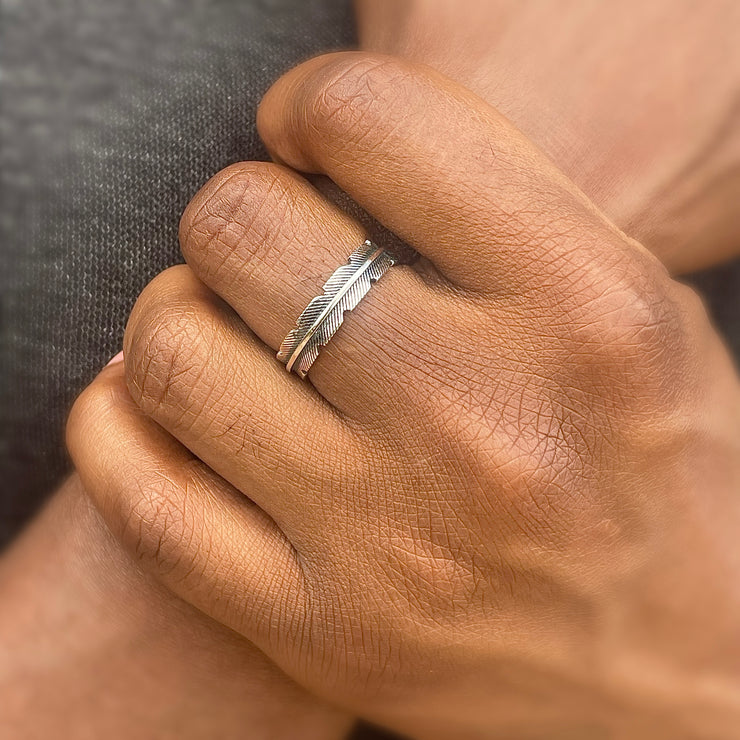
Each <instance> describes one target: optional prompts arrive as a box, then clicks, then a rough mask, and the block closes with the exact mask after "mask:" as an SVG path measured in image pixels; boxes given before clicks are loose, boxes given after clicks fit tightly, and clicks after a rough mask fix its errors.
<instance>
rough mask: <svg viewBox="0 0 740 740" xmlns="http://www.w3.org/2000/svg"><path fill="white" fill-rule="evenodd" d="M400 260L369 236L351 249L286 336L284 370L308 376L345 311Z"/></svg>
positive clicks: (280, 352) (282, 353)
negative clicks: (343, 262)
mask: <svg viewBox="0 0 740 740" xmlns="http://www.w3.org/2000/svg"><path fill="white" fill-rule="evenodd" d="M397 262H398V260H397V258H396V257H395V256H394V255H392V254H391V253H390V252H388V251H386V250H385V249H383V248H382V247H378V246H376V245H375V244H373V243H372V242H371V241H370V240H369V239H366V240H365V242H364V243H363V245H362V246H361V247H359V248H358V249H356V250H355V251H354V252H352V254H351V255H350V256H349V259H348V260H347V264H346V265H342V266H341V267H340V268H339V269H337V270H335V271H334V273H333V274H332V276H331V277H330V278H329V279H328V280H327V281H326V282H325V283H324V287H323V293H322V294H321V295H318V296H316V298H314V299H313V300H312V301H311V302H310V303H309V304H308V306H306V308H305V310H304V311H303V313H302V314H301V315H300V316H299V317H298V321H297V322H296V327H295V329H291V331H290V332H288V335H287V336H286V337H285V339H283V343H282V344H281V345H280V349H279V350H278V353H277V358H278V360H280V362H282V363H283V364H284V365H285V369H286V370H288V372H290V371H293V372H294V373H296V374H297V375H299V376H300V377H301V378H305V377H306V375H307V374H308V371H309V369H310V368H311V365H313V363H314V362H315V360H316V358H317V357H318V356H319V352H320V351H321V348H322V347H323V346H324V345H325V344H327V343H328V342H329V340H330V339H331V338H332V337H333V336H334V335H335V334H336V333H337V329H339V327H340V326H341V325H342V322H343V321H344V312H345V311H351V310H352V309H353V308H354V307H355V306H356V305H357V304H358V303H359V302H360V301H361V300H362V299H363V298H364V297H365V296H366V295H367V292H368V291H369V290H370V288H371V287H372V285H373V283H376V282H377V281H378V280H380V278H381V277H383V275H385V273H386V272H387V271H388V270H389V269H390V268H391V267H393V265H395V264H397Z"/></svg>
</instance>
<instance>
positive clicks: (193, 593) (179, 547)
mask: <svg viewBox="0 0 740 740" xmlns="http://www.w3.org/2000/svg"><path fill="white" fill-rule="evenodd" d="M123 373H124V369H123V363H113V364H110V365H109V366H108V367H106V368H105V369H104V370H103V371H102V372H101V373H100V375H99V376H98V377H97V378H96V379H95V381H94V382H93V383H92V384H91V385H90V386H89V387H88V388H87V389H86V390H85V391H84V392H83V393H82V395H81V396H80V397H79V399H78V400H77V402H76V403H75V405H74V408H73V409H72V413H71V415H70V418H69V421H68V424H67V444H68V447H69V450H70V454H71V456H72V459H73V460H74V463H75V466H76V468H77V471H78V474H79V475H80V477H81V479H82V482H83V484H84V486H85V489H86V491H87V493H88V495H89V496H91V498H92V499H93V501H94V502H95V503H96V505H97V507H98V509H99V510H100V512H101V514H102V516H103V518H104V519H105V521H106V522H107V524H108V526H109V527H110V529H111V531H112V532H113V534H114V535H115V536H117V537H118V538H119V539H120V540H121V541H122V542H123V544H124V546H125V547H126V548H127V549H128V550H129V551H130V552H131V553H132V554H133V555H134V557H135V558H136V559H137V560H138V561H139V563H140V564H141V565H142V567H144V568H145V569H146V570H148V571H150V572H152V573H153V574H154V575H155V576H156V577H157V578H159V580H160V581H162V582H163V583H164V585H165V586H167V587H168V588H170V589H171V590H172V591H174V592H175V593H176V594H178V595H179V596H180V597H182V598H183V599H185V600H186V601H188V602H190V603H191V604H193V605H194V606H196V607H199V608H201V609H202V610H203V611H206V612H207V613H208V614H209V615H210V616H212V617H214V618H215V619H217V620H218V621H220V622H222V623H224V624H226V625H227V626H229V627H231V628H232V629H234V630H236V631H237V632H240V633H241V634H243V635H245V636H246V637H247V638H249V639H250V640H252V641H253V642H255V643H256V644H257V645H258V646H259V647H261V648H262V649H263V650H265V651H266V652H270V651H271V650H274V649H276V648H277V640H278V637H279V639H280V642H281V643H283V641H284V640H285V639H286V638H287V639H290V637H291V636H295V635H291V633H292V632H293V631H297V630H300V626H301V624H302V623H303V621H304V620H303V618H304V617H305V594H306V589H305V587H304V582H303V577H302V573H301V568H300V564H299V561H298V558H297V554H296V552H295V550H294V548H293V546H292V545H291V543H290V542H289V541H288V540H287V538H286V537H285V535H284V534H283V532H282V531H281V530H280V529H279V528H278V527H277V525H276V524H275V522H274V521H273V520H272V519H271V518H270V517H269V516H267V514H265V512H264V511H262V510H261V509H260V508H259V507H257V506H256V505H255V504H254V503H253V502H251V501H250V500H249V499H247V498H245V496H244V495H242V494H241V493H239V492H238V491H237V490H236V489H234V488H233V487H232V486H231V485H230V484H229V483H227V482H226V481H224V480H223V479H222V478H220V477H219V476H218V475H216V474H215V473H214V472H212V471H211V470H210V468H208V467H207V466H206V465H205V464H204V463H203V462H201V461H200V460H199V459H198V458H196V457H194V456H193V455H192V454H191V453H190V452H189V451H188V450H187V449H186V448H185V447H183V446H182V445H181V444H180V443H179V442H178V441H177V440H175V439H174V438H173V437H171V436H170V435H169V434H168V433H167V432H166V431H164V430H163V429H162V428H161V427H160V426H159V425H158V424H156V423H155V422H153V421H152V420H151V419H149V418H148V417H146V416H145V415H144V414H143V413H142V412H141V411H140V410H139V409H138V407H137V406H136V404H135V403H134V402H133V401H132V400H131V398H130V397H129V394H128V390H127V387H126V382H125V379H124V374H123Z"/></svg>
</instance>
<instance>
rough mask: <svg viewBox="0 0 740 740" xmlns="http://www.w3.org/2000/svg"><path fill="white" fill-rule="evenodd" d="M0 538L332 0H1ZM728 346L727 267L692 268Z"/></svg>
mask: <svg viewBox="0 0 740 740" xmlns="http://www.w3.org/2000/svg"><path fill="white" fill-rule="evenodd" d="M0 3H1V5H0V7H1V8H2V18H1V24H0V85H1V88H0V137H1V143H0V239H1V241H0V285H1V288H2V335H1V337H0V365H1V372H2V385H1V387H0V394H1V396H0V420H1V421H0V423H1V427H0V486H1V487H2V495H0V545H1V544H2V543H3V542H6V541H7V540H8V539H9V538H10V537H11V536H12V535H13V533H14V532H16V531H17V529H18V527H19V526H20V524H21V523H22V521H24V520H25V519H26V518H27V517H28V516H29V515H30V514H31V513H32V512H33V511H34V509H35V508H36V507H37V506H38V503H39V502H40V501H41V499H42V498H43V496H44V495H46V494H47V493H48V492H49V491H50V490H51V488H52V487H53V485H54V484H55V483H56V482H58V480H59V479H60V476H62V475H63V474H64V471H65V470H66V468H67V461H66V456H65V453H64V448H63V441H62V439H63V436H62V433H63V421H64V417H65V415H66V412H67V410H68V408H69V406H70V403H71V401H72V400H73V398H74V397H75V395H76V394H77V393H78V392H79V391H80V390H81V389H82V388H83V387H84V386H85V385H86V384H87V383H88V382H89V381H90V380H91V379H92V378H93V377H94V375H95V373H96V372H97V371H98V369H99V368H100V367H101V366H102V365H103V364H104V363H105V362H106V360H107V359H108V358H109V357H110V356H111V355H113V354H114V353H115V352H117V351H118V349H119V348H120V345H121V338H122V334H123V327H124V322H125V319H126V316H127V315H128V313H129V311H130V309H131V307H132V305H133V302H134V300H135V298H136V296H137V294H138V293H139V291H140V290H141V289H142V288H143V287H144V285H145V284H146V283H147V282H148V281H149V280H150V279H151V278H152V277H153V276H154V275H156V274H157V273H158V272H159V271H161V270H162V269H163V268H165V267H167V266H168V265H170V264H173V263H175V262H178V261H180V255H179V252H178V247H177V240H176V228H177V223H178V218H179V215H180V213H181V211H182V209H183V207H184V206H185V204H186V203H187V202H188V200H189V199H190V198H191V196H192V195H193V194H194V193H195V191H196V190H197V189H198V187H199V186H200V185H201V184H202V183H203V182H204V181H205V180H206V179H207V178H208V177H209V176H210V175H211V174H213V173H215V172H216V171H217V170H219V169H220V168H222V167H223V166H225V165H227V164H229V163H230V162H233V161H236V160H240V159H260V158H264V156H265V153H264V151H263V149H262V147H261V145H260V143H259V141H258V139H257V135H256V132H255V127H254V113H255V106H256V104H257V102H258V100H259V98H260V97H261V95H262V93H263V92H264V90H265V89H266V88H267V87H268V86H269V84H270V82H271V81H272V80H273V79H274V78H275V77H277V76H278V75H279V74H280V73H281V72H282V71H283V70H286V69H288V68H290V67H291V66H293V65H294V64H295V63H297V62H299V61H300V60H302V59H303V58H305V57H307V56H310V55H312V54H314V53H317V52H319V51H324V50H328V49H331V48H336V47H344V46H348V45H350V44H352V43H353V28H352V23H351V12H350V10H351V9H350V7H349V4H348V2H346V1H345V0H272V1H270V0H210V1H207V0H64V2H59V0H0ZM699 284H700V285H701V286H703V287H704V288H705V289H706V290H707V295H708V299H709V301H710V302H711V304H712V306H713V308H714V310H715V311H716V315H717V317H718V319H719V320H720V322H721V324H722V325H723V326H724V328H725V330H726V331H727V332H728V338H729V340H730V342H732V344H733V346H734V349H735V351H736V352H738V351H740V301H739V300H738V298H737V296H738V292H739V290H740V264H736V265H735V266H734V267H730V268H725V269H722V270H718V271H714V272H712V273H710V274H707V275H704V276H701V277H700V278H699Z"/></svg>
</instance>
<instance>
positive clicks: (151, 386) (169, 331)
mask: <svg viewBox="0 0 740 740" xmlns="http://www.w3.org/2000/svg"><path fill="white" fill-rule="evenodd" d="M186 269H187V268H185V270H186ZM183 272H184V271H183V268H178V269H177V270H176V271H175V268H171V269H170V270H168V271H166V272H165V273H162V274H161V275H160V276H159V277H158V278H155V279H154V280H153V281H152V282H151V283H150V284H149V285H148V286H147V288H145V290H144V292H143V293H142V294H141V296H140V297H139V299H138V301H137V302H136V305H135V306H134V310H133V312H132V314H131V318H130V319H129V323H128V326H127V327H126V333H125V336H124V347H125V357H126V381H127V385H128V389H129V392H130V393H131V396H132V398H133V399H134V401H135V402H136V403H137V405H138V406H139V407H140V408H141V409H142V410H143V411H144V412H145V413H147V414H149V415H152V416H157V414H158V413H159V412H160V411H161V410H162V409H163V408H164V407H178V406H181V405H182V403H183V402H184V401H185V400H186V399H187V398H188V397H189V395H190V393H191V389H190V385H191V381H192V377H189V376H190V375H192V373H190V371H191V370H193V369H194V367H195V366H196V365H197V359H196V358H197V356H198V353H199V350H200V345H201V343H202V342H203V331H202V318H201V317H200V316H199V312H198V302H197V297H196V298H194V297H193V294H192V291H191V290H189V287H191V286H190V285H188V283H190V277H189V276H188V275H186V274H183ZM183 278H184V279H183ZM193 287H194V286H193Z"/></svg>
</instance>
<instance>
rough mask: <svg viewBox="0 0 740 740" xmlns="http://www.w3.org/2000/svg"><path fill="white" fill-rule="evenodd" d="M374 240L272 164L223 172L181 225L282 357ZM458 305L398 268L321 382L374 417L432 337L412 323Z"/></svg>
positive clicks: (330, 393)
mask: <svg viewBox="0 0 740 740" xmlns="http://www.w3.org/2000/svg"><path fill="white" fill-rule="evenodd" d="M365 237H366V235H365V232H364V230H363V228H362V227H361V226H360V225H359V224H358V223H357V222H356V221H354V220H353V219H352V218H350V217H349V216H347V214H345V213H344V212H342V211H341V210H340V209H338V208H337V207H335V206H334V205H332V204H331V203H329V202H328V201H327V200H326V199H325V198H324V197H323V196H322V195H321V194H320V193H318V191H316V190H315V189H314V188H313V187H312V186H311V185H310V184H309V183H308V182H306V181H305V180H304V179H303V178H302V177H300V176H299V175H297V174H295V173H293V172H292V171H290V170H288V169H286V168H284V167H280V166H279V165H275V164H269V163H264V162H249V163H240V164H237V165H233V166H231V167H229V168H227V169H226V170H223V171H222V172H220V173H219V174H218V175H216V176H215V177H214V178H213V179H212V180H211V181H210V182H209V183H207V184H206V185H205V186H204V188H203V189H202V190H201V191H200V193H198V195H196V197H195V198H194V199H193V201H192V202H191V203H190V205H189V206H188V208H187V210H186V212H185V214H184V215H183V219H182V223H181V229H180V241H181V246H182V250H183V254H184V255H185V258H186V260H187V261H188V264H189V265H190V267H191V268H192V269H193V271H194V272H195V273H196V275H198V277H199V278H200V279H201V280H202V281H203V282H205V283H206V284H207V285H208V286H209V287H210V288H211V289H212V290H213V291H215V292H216V293H217V294H218V295H220V296H221V297H222V298H223V299H224V300H225V301H226V302H227V303H229V304H230V305H231V306H232V308H234V310H235V311H236V312H237V313H238V314H239V315H240V316H241V317H242V319H244V321H245V322H246V323H247V324H248V325H249V327H250V328H251V329H252V330H253V331H254V332H255V333H256V334H257V335H258V336H259V337H260V338H261V339H262V340H263V341H264V342H265V343H266V344H267V345H268V346H269V347H271V348H272V349H273V350H275V351H277V349H278V348H279V347H280V344H281V342H282V341H283V339H284V338H285V336H286V334H287V333H288V332H289V331H290V330H291V329H292V328H293V327H294V326H295V322H296V319H297V318H298V316H299V315H300V314H301V312H302V311H303V309H304V308H305V307H306V305H307V304H308V302H309V301H310V300H311V299H312V298H314V297H315V296H317V295H320V294H321V292H322V286H323V284H324V282H325V281H326V280H327V278H328V277H329V276H330V275H331V274H332V273H333V272H334V270H336V269H337V268H338V267H339V266H340V265H343V264H345V263H346V261H347V258H348V256H349V254H350V253H351V252H352V251H354V250H355V249H356V248H357V247H359V246H360V245H361V244H362V243H363V241H364V239H365ZM449 301H450V298H449V297H448V296H446V295H444V293H443V292H441V291H438V290H436V289H435V288H434V287H432V286H431V285H430V284H429V283H428V282H427V281H426V280H425V279H424V278H423V277H422V276H421V275H420V274H419V273H418V272H417V271H416V270H414V269H413V268H411V267H409V266H406V265H398V266H396V267H394V268H393V269H391V270H389V271H388V273H387V274H386V275H384V276H383V278H382V280H380V282H379V283H378V284H377V285H376V286H374V287H373V288H372V289H371V292H370V295H369V297H368V298H367V299H365V300H362V301H361V302H360V303H359V305H358V306H357V307H356V308H355V309H354V310H353V311H352V312H351V313H347V315H346V316H345V319H344V321H345V323H346V324H349V325H350V326H348V327H343V328H341V329H340V330H339V331H338V333H337V335H336V336H335V337H334V338H332V340H331V341H330V342H329V343H328V344H327V345H326V347H324V348H323V349H322V350H321V352H320V354H319V357H318V359H317V360H316V361H315V363H314V365H313V366H312V368H311V371H310V378H311V382H312V383H313V385H314V386H315V387H316V388H317V390H318V391H319V392H320V393H321V395H323V396H324V397H325V398H326V399H327V400H328V401H329V402H330V403H332V404H333V405H334V406H335V407H337V408H338V409H339V410H340V411H342V412H344V413H345V414H347V415H349V416H351V417H356V418H367V416H368V414H370V413H371V411H372V410H373V409H377V408H378V407H379V406H381V405H382V404H383V403H386V402H388V400H389V397H388V388H389V386H390V385H395V384H396V380H397V378H398V377H400V376H402V375H406V376H408V375H409V373H411V372H413V367H411V366H409V363H410V361H411V360H412V358H413V356H414V353H409V352H408V346H409V343H411V342H413V343H418V342H419V341H423V340H422V338H421V337H419V336H416V335H417V334H419V332H418V328H417V327H416V326H415V325H414V323H412V322H411V320H410V317H413V316H422V315H423V316H430V315H432V316H439V315H444V312H445V311H446V309H447V308H449V307H448V306H446V305H443V304H446V303H449ZM434 304H438V307H439V310H436V306H435V305H434ZM430 309H435V310H430ZM348 378H352V381H351V382H348Z"/></svg>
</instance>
